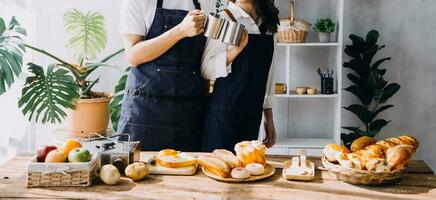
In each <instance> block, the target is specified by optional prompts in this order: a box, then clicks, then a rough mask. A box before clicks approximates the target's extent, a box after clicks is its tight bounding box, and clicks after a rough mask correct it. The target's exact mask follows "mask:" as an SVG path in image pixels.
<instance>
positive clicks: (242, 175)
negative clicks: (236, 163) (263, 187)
mask: <svg viewBox="0 0 436 200" xmlns="http://www.w3.org/2000/svg"><path fill="white" fill-rule="evenodd" d="M230 175H231V176H232V178H236V179H246V178H249V177H250V171H248V169H245V168H243V167H236V168H233V169H232V172H231V173H230Z"/></svg>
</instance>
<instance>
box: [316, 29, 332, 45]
mask: <svg viewBox="0 0 436 200" xmlns="http://www.w3.org/2000/svg"><path fill="white" fill-rule="evenodd" d="M318 38H319V42H321V43H327V42H330V33H323V32H319V33H318Z"/></svg>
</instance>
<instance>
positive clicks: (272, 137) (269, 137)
mask: <svg viewBox="0 0 436 200" xmlns="http://www.w3.org/2000/svg"><path fill="white" fill-rule="evenodd" d="M276 41H277V40H276V38H274V43H275V44H274V55H273V59H272V62H271V67H270V70H269V75H268V83H267V86H266V94H265V101H264V105H263V109H264V111H263V113H264V118H265V121H264V126H265V134H266V135H265V139H264V140H263V143H264V144H265V145H266V146H267V147H272V146H273V145H274V144H275V143H276V130H275V126H274V118H273V111H272V108H273V106H274V95H275V81H274V66H275V49H276V47H277V42H276Z"/></svg>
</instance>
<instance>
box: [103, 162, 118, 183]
mask: <svg viewBox="0 0 436 200" xmlns="http://www.w3.org/2000/svg"><path fill="white" fill-rule="evenodd" d="M120 177H121V175H120V171H118V169H117V168H116V167H115V166H113V165H111V164H107V165H103V167H101V169H100V179H101V180H102V181H103V182H104V183H106V184H107V185H115V184H117V183H118V182H119V181H120Z"/></svg>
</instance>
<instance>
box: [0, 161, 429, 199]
mask: <svg viewBox="0 0 436 200" xmlns="http://www.w3.org/2000/svg"><path fill="white" fill-rule="evenodd" d="M31 156H32V154H31V153H22V154H20V155H18V156H16V157H15V158H14V159H12V160H11V161H9V162H8V163H6V164H5V165H3V166H1V167H0V198H29V199H65V198H70V199H76V198H77V199H83V198H92V199H174V200H182V199H214V200H215V199H259V200H266V199H316V200H321V199H353V200H359V199H380V200H382V199H383V200H386V199H401V200H410V199H425V200H429V199H436V176H435V175H433V172H432V171H431V169H429V168H428V166H427V165H426V164H425V163H424V162H423V161H412V162H410V164H409V168H408V169H409V172H408V174H407V175H406V177H404V178H402V179H401V180H400V181H399V182H398V183H397V184H395V185H391V186H384V187H374V186H372V187H369V186H354V185H350V184H347V183H343V182H340V181H336V180H335V179H334V177H333V176H332V175H330V174H329V173H328V172H327V171H321V170H317V172H316V180H315V181H313V182H296V181H287V180H284V179H283V178H282V177H281V169H278V170H276V174H275V175H274V176H273V177H271V178H269V179H267V180H263V181H260V182H255V183H244V184H242V183H239V184H229V183H222V182H218V181H215V180H212V179H209V178H208V177H206V176H205V175H204V174H202V173H201V172H198V174H197V175H196V176H186V177H182V176H157V175H150V176H149V177H147V178H146V179H144V180H143V181H140V182H132V181H131V180H130V179H127V178H123V179H122V181H121V183H120V184H119V185H116V186H107V185H104V184H102V183H101V182H97V183H95V184H94V185H93V186H92V187H87V188H65V187H52V188H27V187H26V186H25V178H26V173H25V169H26V163H27V161H28V160H29V159H30V157H31ZM148 156H150V153H146V152H142V154H141V159H146V157H148ZM268 160H271V161H278V162H282V161H283V160H285V157H278V156H275V157H268ZM311 160H312V161H314V162H315V163H316V165H317V166H321V163H320V159H319V158H312V159H311Z"/></svg>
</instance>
